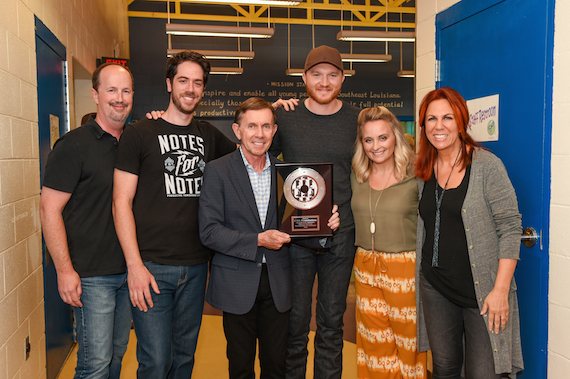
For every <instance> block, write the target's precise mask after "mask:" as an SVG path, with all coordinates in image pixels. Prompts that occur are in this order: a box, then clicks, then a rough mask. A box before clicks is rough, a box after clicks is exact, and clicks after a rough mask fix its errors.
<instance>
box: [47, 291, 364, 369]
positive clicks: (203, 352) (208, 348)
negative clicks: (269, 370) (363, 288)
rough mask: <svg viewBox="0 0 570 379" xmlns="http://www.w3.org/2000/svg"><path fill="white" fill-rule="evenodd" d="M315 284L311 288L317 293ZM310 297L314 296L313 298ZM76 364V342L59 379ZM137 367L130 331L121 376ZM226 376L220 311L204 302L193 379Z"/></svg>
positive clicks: (348, 341) (351, 345)
mask: <svg viewBox="0 0 570 379" xmlns="http://www.w3.org/2000/svg"><path fill="white" fill-rule="evenodd" d="M316 289H317V284H316V282H315V287H314V289H313V295H314V296H315V295H316V292H317V291H316ZM314 296H313V297H314ZM354 299H355V295H354V283H353V282H351V284H350V287H349V289H348V296H347V309H346V312H345V314H344V350H343V367H344V369H343V375H342V378H343V379H354V378H356V376H357V375H356V324H355V320H354ZM315 304H316V301H314V300H313V320H312V322H311V330H312V331H311V333H310V335H309V358H308V362H307V379H312V378H313V374H312V373H313V354H314V352H313V349H312V346H313V338H314V336H315V333H314V330H315V329H316V323H315V317H314V313H315ZM76 364H77V345H76V346H75V347H74V348H73V350H72V351H71V353H70V354H69V357H68V359H67V362H66V363H65V365H64V366H63V368H62V370H61V372H60V374H59V376H58V379H73V375H74V373H75V366H76ZM137 367H138V363H137V359H136V336H135V332H134V330H131V339H130V341H129V346H128V348H127V352H126V354H125V357H124V358H123V368H122V371H121V377H122V378H126V379H131V378H132V379H134V378H136V370H137ZM256 372H257V373H258V374H259V363H257V364H256ZM227 377H228V361H227V359H226V339H225V337H224V331H223V326H222V317H221V312H220V311H218V310H216V309H214V308H212V307H210V306H209V305H208V304H207V303H206V304H205V306H204V317H203V319H202V328H201V329H200V336H199V337H198V347H197V349H196V364H195V366H194V373H193V375H192V378H194V379H212V378H216V379H218V378H227Z"/></svg>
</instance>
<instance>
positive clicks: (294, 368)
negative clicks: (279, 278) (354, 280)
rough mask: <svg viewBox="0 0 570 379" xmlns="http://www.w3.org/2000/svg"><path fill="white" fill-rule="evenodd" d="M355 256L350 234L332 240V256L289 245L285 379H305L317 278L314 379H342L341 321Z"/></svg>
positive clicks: (324, 251) (339, 235)
mask: <svg viewBox="0 0 570 379" xmlns="http://www.w3.org/2000/svg"><path fill="white" fill-rule="evenodd" d="M355 252H356V247H355V246H354V232H353V231H351V232H347V233H342V234H338V235H335V236H334V237H333V242H332V247H331V249H330V250H329V249H327V250H316V249H308V248H305V247H301V246H298V245H295V244H294V243H292V244H291V246H290V248H289V254H290V255H291V266H292V269H293V308H292V309H291V317H290V319H289V346H288V348H287V361H286V370H287V371H286V376H285V377H286V378H290V379H299V378H304V377H305V373H306V371H307V355H308V351H307V343H308V341H309V330H310V322H311V304H312V301H313V296H312V292H313V284H314V282H315V275H316V276H317V277H318V283H319V285H318V294H317V332H316V335H315V362H314V378H315V379H325V378H326V379H332V378H339V379H340V377H341V374H342V346H343V341H342V327H343V326H344V323H343V316H344V311H345V310H346V293H347V291H348V285H349V283H350V275H351V273H352V265H353V264H354V254H355Z"/></svg>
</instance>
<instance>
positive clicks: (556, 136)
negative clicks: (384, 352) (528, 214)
mask: <svg viewBox="0 0 570 379" xmlns="http://www.w3.org/2000/svg"><path fill="white" fill-rule="evenodd" d="M554 12H555V16H554V17H555V20H554V76H553V78H554V88H553V99H552V108H553V112H552V162H551V168H552V182H551V191H552V198H551V200H550V252H549V253H550V284H549V287H550V288H549V305H548V306H549V317H548V336H549V339H548V377H549V378H551V379H559V378H567V377H568V376H569V374H568V373H569V372H570V343H569V341H570V325H569V324H568V320H570V291H569V289H570V233H569V232H568V228H569V227H570V148H569V146H568V141H570V127H569V122H568V109H570V90H569V89H568V84H569V83H570V39H569V38H568V36H569V35H570V24H569V23H568V18H569V17H570V3H569V2H568V1H564V0H557V1H556V7H555V11H554Z"/></svg>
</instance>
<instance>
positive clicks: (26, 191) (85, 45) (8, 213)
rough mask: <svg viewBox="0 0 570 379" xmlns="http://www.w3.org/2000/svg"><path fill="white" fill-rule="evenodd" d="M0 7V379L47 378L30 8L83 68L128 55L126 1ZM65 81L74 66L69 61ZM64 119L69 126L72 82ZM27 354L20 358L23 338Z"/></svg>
mask: <svg viewBox="0 0 570 379" xmlns="http://www.w3.org/2000/svg"><path fill="white" fill-rule="evenodd" d="M1 3H2V5H1V8H2V10H1V11H0V379H4V378H8V379H13V378H19V379H34V378H45V377H46V370H45V367H46V363H45V328H44V302H43V271H42V255H41V232H40V221H39V211H38V205H39V194H40V169H39V144H38V124H37V122H38V120H37V118H38V110H37V80H36V72H37V70H36V53H35V51H36V47H35V31H34V15H36V16H37V17H38V18H39V19H40V20H42V22H43V23H44V24H45V25H46V26H47V27H48V28H49V29H50V30H51V31H52V32H53V33H54V34H55V35H56V37H57V38H58V39H59V40H60V42H61V43H63V44H64V45H65V46H66V48H67V54H68V60H69V61H70V62H71V61H72V59H71V56H74V57H75V58H76V59H77V61H79V62H80V64H81V65H82V66H84V67H85V68H86V69H87V70H88V71H89V72H92V71H93V70H94V69H95V65H96V63H95V62H96V58H100V57H101V56H102V55H105V56H113V51H114V47H115V46H116V48H118V50H119V52H120V54H121V56H122V57H128V56H129V35H128V18H127V1H126V0H2V2H1ZM69 79H70V82H71V83H73V67H72V65H70V78H69ZM70 90H71V93H70V98H71V100H72V104H71V120H72V127H75V121H74V120H75V117H74V113H75V110H74V106H73V88H70ZM26 336H29V337H30V343H31V346H32V348H31V356H30V358H29V359H28V360H27V361H25V351H24V340H25V337H26Z"/></svg>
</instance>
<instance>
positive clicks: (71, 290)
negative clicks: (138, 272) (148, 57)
mask: <svg viewBox="0 0 570 379" xmlns="http://www.w3.org/2000/svg"><path fill="white" fill-rule="evenodd" d="M91 93H92V95H93V100H95V103H97V115H96V117H95V118H93V117H91V118H90V119H89V120H88V121H87V123H85V124H84V125H82V126H81V127H79V128H77V129H74V130H72V131H70V132H69V133H67V134H65V135H64V136H63V137H61V138H60V139H59V140H58V141H57V142H56V143H55V145H54V147H53V150H52V151H51V153H50V155H49V157H48V160H47V164H46V168H45V175H44V182H43V189H42V194H41V198H40V218H41V221H42V229H43V233H44V239H45V241H46V246H47V248H48V250H49V253H50V255H51V257H52V260H53V262H54V264H55V268H56V271H57V282H58V289H59V294H60V296H61V298H62V300H63V301H65V302H66V303H68V304H70V305H72V306H73V311H74V314H75V319H76V322H77V334H78V335H77V341H78V344H79V350H78V351H77V368H76V374H75V378H79V377H81V378H94V377H97V378H100V377H101V378H103V377H104V378H119V375H120V373H121V360H122V358H123V355H124V354H125V351H126V349H127V344H128V341H129V333H130V323H131V305H130V302H129V291H128V287H127V274H126V265H125V259H124V256H123V252H122V250H121V247H120V245H119V240H118V239H117V235H116V233H115V226H114V223H113V215H112V201H113V167H114V162H115V156H116V153H117V146H118V141H119V138H120V137H121V134H122V133H123V127H124V126H125V120H126V119H127V117H128V115H129V113H130V111H131V108H132V104H133V78H132V75H131V73H130V71H129V70H128V69H126V68H124V67H123V66H121V65H118V64H114V63H111V64H104V65H101V66H99V67H98V68H97V69H96V70H95V72H94V73H93V89H92V90H91Z"/></svg>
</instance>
